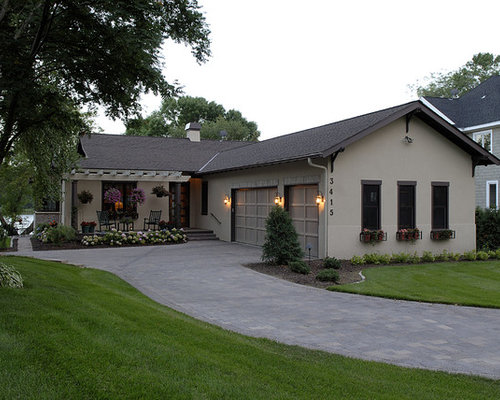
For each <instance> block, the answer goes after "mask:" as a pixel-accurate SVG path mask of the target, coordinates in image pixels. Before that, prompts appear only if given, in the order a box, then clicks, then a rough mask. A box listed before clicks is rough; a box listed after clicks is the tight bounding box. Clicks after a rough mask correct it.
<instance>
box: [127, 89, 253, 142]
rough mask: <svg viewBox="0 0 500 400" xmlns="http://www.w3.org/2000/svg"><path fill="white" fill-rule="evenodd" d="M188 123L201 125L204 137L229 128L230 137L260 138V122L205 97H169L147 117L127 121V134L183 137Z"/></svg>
mask: <svg viewBox="0 0 500 400" xmlns="http://www.w3.org/2000/svg"><path fill="white" fill-rule="evenodd" d="M189 122H199V123H201V124H202V127H201V132H200V133H201V137H202V138H203V139H214V140H217V139H220V132H221V131H226V133H227V136H226V139H228V140H249V141H252V140H257V139H258V138H259V135H260V132H259V130H258V127H257V124H256V123H255V122H252V121H248V120H247V119H246V118H244V117H243V115H242V114H241V112H240V111H237V110H228V111H226V110H225V108H224V107H223V106H222V105H220V104H217V103H216V102H214V101H208V100H207V99H205V98H203V97H191V96H182V97H179V98H166V99H164V100H163V102H162V105H161V107H160V109H159V110H157V111H153V112H152V113H151V115H149V116H147V117H146V118H143V117H139V118H133V119H129V120H128V121H127V130H126V132H125V134H127V135H140V136H165V137H184V136H185V132H184V128H185V126H186V124H188V123H189Z"/></svg>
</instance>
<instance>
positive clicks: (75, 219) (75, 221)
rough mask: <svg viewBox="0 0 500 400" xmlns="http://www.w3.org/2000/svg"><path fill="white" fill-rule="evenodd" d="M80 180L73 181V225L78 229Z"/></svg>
mask: <svg viewBox="0 0 500 400" xmlns="http://www.w3.org/2000/svg"><path fill="white" fill-rule="evenodd" d="M77 198H78V181H71V226H72V227H73V228H75V229H77V230H78V203H77V201H76V199H77Z"/></svg>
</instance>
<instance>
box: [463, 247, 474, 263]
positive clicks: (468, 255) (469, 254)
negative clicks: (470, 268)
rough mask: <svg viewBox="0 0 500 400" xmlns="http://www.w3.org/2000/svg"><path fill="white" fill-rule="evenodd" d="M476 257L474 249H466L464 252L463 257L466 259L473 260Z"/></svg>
mask: <svg viewBox="0 0 500 400" xmlns="http://www.w3.org/2000/svg"><path fill="white" fill-rule="evenodd" d="M476 258H477V254H476V252H475V251H474V250H471V251H466V252H465V253H464V259H465V260H467V261H474V260H475V259H476Z"/></svg>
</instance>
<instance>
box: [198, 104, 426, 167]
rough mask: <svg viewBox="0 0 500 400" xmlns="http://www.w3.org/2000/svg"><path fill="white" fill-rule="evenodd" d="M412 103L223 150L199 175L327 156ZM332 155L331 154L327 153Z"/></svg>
mask: <svg viewBox="0 0 500 400" xmlns="http://www.w3.org/2000/svg"><path fill="white" fill-rule="evenodd" d="M414 103H418V102H411V103H407V104H403V105H400V106H396V107H391V108H387V109H385V110H381V111H377V112H373V113H370V114H365V115H361V116H359V117H354V118H350V119H346V120H343V121H339V122H334V123H332V124H328V125H323V126H319V127H316V128H312V129H307V130H304V131H300V132H296V133H291V134H289V135H284V136H279V137H276V138H272V139H268V140H264V141H262V142H257V143H255V144H253V145H252V146H247V147H244V148H239V149H234V150H230V151H224V152H222V153H220V154H219V155H218V156H217V157H216V158H215V159H214V160H213V161H211V162H210V163H209V164H208V165H206V166H205V167H204V168H203V169H202V170H201V171H199V172H200V173H208V172H215V171H221V170H230V169H239V168H245V167H251V166H254V165H266V164H275V163H280V162H284V161H291V160H299V159H306V158H308V157H325V156H328V155H329V154H331V153H333V152H334V151H335V150H337V149H336V147H342V145H344V144H345V145H347V144H348V143H347V142H349V143H350V142H351V141H353V140H352V139H353V138H354V137H355V136H356V135H357V134H360V133H362V132H364V131H365V130H367V129H369V128H371V127H375V126H377V125H378V124H379V123H381V122H382V121H384V120H386V119H387V118H389V117H391V116H394V115H397V114H399V113H401V112H402V111H403V113H402V115H404V114H405V113H404V111H405V110H406V109H407V108H408V106H410V105H412V104H414ZM328 153H329V154H328Z"/></svg>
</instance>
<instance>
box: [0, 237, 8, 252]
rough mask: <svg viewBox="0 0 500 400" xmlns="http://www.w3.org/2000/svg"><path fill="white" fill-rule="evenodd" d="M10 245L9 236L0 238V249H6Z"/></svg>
mask: <svg viewBox="0 0 500 400" xmlns="http://www.w3.org/2000/svg"><path fill="white" fill-rule="evenodd" d="M9 247H10V237H8V236H6V237H4V238H1V239H0V249H8V248H9Z"/></svg>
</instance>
